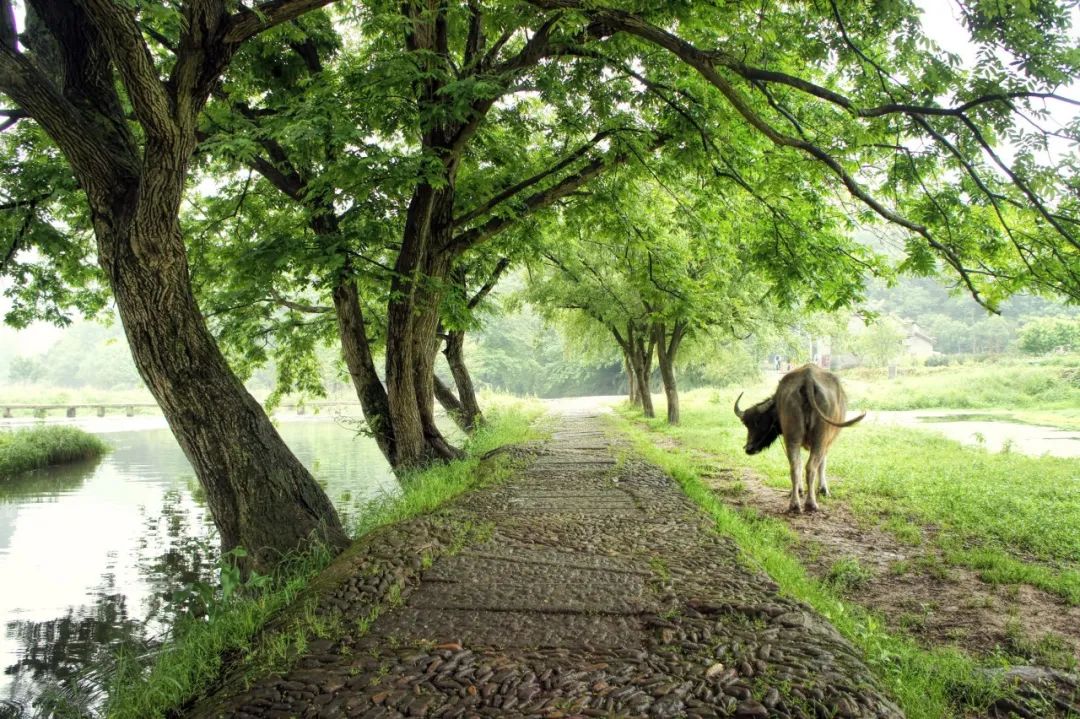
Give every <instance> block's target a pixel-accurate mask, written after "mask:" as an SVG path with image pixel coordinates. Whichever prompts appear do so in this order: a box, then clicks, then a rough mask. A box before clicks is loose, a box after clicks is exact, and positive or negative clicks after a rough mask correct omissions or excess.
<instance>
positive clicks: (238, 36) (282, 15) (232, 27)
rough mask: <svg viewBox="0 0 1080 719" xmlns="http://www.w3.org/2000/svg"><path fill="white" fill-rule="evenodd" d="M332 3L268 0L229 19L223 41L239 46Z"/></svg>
mask: <svg viewBox="0 0 1080 719" xmlns="http://www.w3.org/2000/svg"><path fill="white" fill-rule="evenodd" d="M333 2H336V0H270V1H269V2H264V3H261V4H259V5H257V6H255V7H254V8H244V9H243V10H241V11H240V12H238V13H236V14H234V15H232V16H231V17H230V18H229V21H228V29H227V30H226V31H225V35H224V41H225V42H226V43H230V44H233V45H239V44H240V43H242V42H244V41H245V40H248V39H249V38H251V37H254V36H255V35H258V34H259V33H260V32H263V31H264V30H269V29H270V28H272V27H274V26H275V25H280V24H281V23H283V22H288V21H289V20H293V19H295V18H298V17H300V16H301V15H303V14H304V13H306V12H309V11H311V10H317V9H319V8H321V7H326V6H327V5H329V4H331V3H333Z"/></svg>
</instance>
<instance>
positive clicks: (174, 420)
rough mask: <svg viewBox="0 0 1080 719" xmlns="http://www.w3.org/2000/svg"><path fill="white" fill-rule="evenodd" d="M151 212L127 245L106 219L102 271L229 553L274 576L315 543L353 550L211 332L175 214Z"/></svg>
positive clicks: (101, 228)
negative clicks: (158, 230)
mask: <svg viewBox="0 0 1080 719" xmlns="http://www.w3.org/2000/svg"><path fill="white" fill-rule="evenodd" d="M147 204H150V205H153V204H154V203H148V202H146V201H143V202H140V203H139V206H140V210H141V211H140V212H139V213H138V214H139V215H142V217H141V218H140V219H138V220H136V222H135V227H133V228H132V230H133V231H132V234H130V235H128V236H123V235H120V234H119V233H116V232H110V231H109V230H108V229H107V226H112V227H116V226H117V224H113V222H108V221H106V219H105V218H98V221H97V223H96V224H98V238H99V248H100V250H99V251H100V254H101V258H102V265H103V267H104V268H105V270H106V272H107V273H108V275H109V279H110V283H111V285H112V287H113V293H114V296H115V298H116V305H117V309H118V310H119V314H120V319H121V322H122V323H123V326H124V331H125V334H126V335H127V338H128V343H129V344H130V347H131V353H132V356H133V358H134V360H135V366H136V367H137V368H138V370H139V374H140V375H141V376H142V378H143V380H144V381H145V382H146V386H147V387H148V388H149V389H150V392H151V394H153V396H154V399H155V400H156V401H157V403H158V404H159V405H160V406H161V410H162V413H163V414H164V415H165V418H166V420H167V421H168V423H169V427H170V429H171V430H172V432H173V434H174V435H175V436H176V439H177V441H178V442H179V444H180V447H181V448H182V449H183V451H184V454H185V455H186V456H187V458H188V461H190V462H191V465H192V467H193V468H194V470H195V473H196V475H197V476H198V477H199V480H200V482H201V484H202V486H203V488H204V489H205V490H206V497H207V504H208V505H209V507H210V512H211V515H212V516H213V518H214V523H215V525H216V526H217V528H218V532H219V533H220V535H221V544H222V548H223V549H225V550H229V549H232V548H234V547H244V548H245V549H246V550H247V551H248V553H249V555H250V558H251V566H253V567H255V568H258V569H260V570H266V569H268V568H269V567H272V566H273V565H274V563H275V562H276V561H277V560H278V559H280V557H281V556H282V555H284V554H286V553H288V552H290V551H293V550H295V549H298V548H300V547H302V546H303V545H304V544H305V543H306V542H308V541H309V540H311V539H318V540H321V541H324V542H326V543H328V544H329V545H330V546H332V547H336V548H341V547H344V546H345V545H346V544H347V543H348V538H347V537H346V535H345V532H344V530H343V529H342V527H341V524H340V522H339V521H338V517H337V513H336V512H335V511H334V508H333V506H332V505H331V503H330V500H329V499H328V498H327V496H326V494H325V493H324V492H323V490H322V489H321V488H320V487H319V485H318V484H317V483H316V482H315V479H314V478H313V477H312V476H311V474H310V473H309V472H308V471H307V469H306V468H305V467H304V466H303V465H302V464H301V463H300V461H299V460H298V459H297V458H296V457H295V456H294V455H293V454H292V452H291V451H289V448H288V447H287V446H286V445H285V443H284V441H283V440H282V439H281V437H280V436H279V435H278V432H277V430H276V429H274V426H273V424H271V422H270V419H269V418H268V417H267V416H266V413H265V412H264V411H263V408H262V407H261V406H260V405H259V403H258V402H256V401H255V399H254V398H253V397H251V395H250V394H248V392H247V390H246V389H244V386H243V384H241V382H240V380H239V379H237V377H236V375H235V374H233V372H232V370H231V369H230V368H229V366H228V364H227V363H226V361H225V358H224V356H223V355H222V354H221V352H220V350H219V349H218V347H217V344H216V343H215V342H214V339H213V337H212V336H211V334H210V331H209V330H208V329H207V327H206V324H205V322H204V320H203V317H202V314H201V313H200V312H199V309H198V307H197V305H196V303H195V298H194V295H193V294H192V292H191V284H190V281H189V278H188V270H187V261H186V258H185V253H184V246H183V241H182V240H181V238H180V233H179V228H178V227H177V226H176V225H175V224H173V222H170V218H169V216H168V212H167V211H165V212H158V211H156V210H158V209H160V208H156V207H152V206H151V207H146V205H147ZM109 219H113V218H109ZM157 223H161V224H160V225H159V226H165V227H169V225H170V224H172V225H173V226H172V227H171V228H170V230H169V231H168V236H166V237H154V236H152V235H151V234H150V233H151V232H152V231H151V230H150V227H149V226H153V225H154V224H157ZM119 224H120V225H121V226H122V225H123V224H126V223H119ZM148 225H149V226H148ZM140 248H141V249H142V250H144V252H142V253H140V251H139V250H140ZM146 250H149V253H147V252H146ZM140 254H141V255H142V256H141V257H140Z"/></svg>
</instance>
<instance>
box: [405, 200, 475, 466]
mask: <svg viewBox="0 0 1080 719" xmlns="http://www.w3.org/2000/svg"><path fill="white" fill-rule="evenodd" d="M452 207H453V193H452V191H451V190H450V189H447V188H443V189H439V190H435V189H434V188H432V187H431V186H430V185H426V184H425V185H421V186H420V187H418V188H417V190H416V192H415V193H414V195H413V198H412V201H411V202H410V204H409V212H408V216H407V218H406V223H405V233H404V237H403V239H402V245H401V250H400V252H399V253H398V258H397V262H396V264H395V266H394V270H395V274H394V279H393V280H392V282H391V287H390V297H391V299H390V301H389V303H388V311H387V334H386V389H387V396H388V398H389V403H390V415H391V420H392V422H393V426H394V438H395V441H396V442H397V457H396V460H397V461H396V463H395V466H396V467H401V468H417V467H423V466H425V465H427V464H430V463H431V462H433V461H438V460H445V459H454V458H457V457H460V456H462V453H461V451H460V450H458V449H457V448H455V447H453V446H452V445H450V443H449V442H447V441H446V439H445V438H444V437H443V436H442V433H441V432H440V431H439V428H438V427H437V426H436V424H435V407H434V397H435V373H434V370H435V356H436V354H437V342H438V332H437V330H438V324H439V312H438V310H439V301H440V299H441V290H440V289H439V284H440V280H442V279H444V278H445V277H446V272H447V270H448V269H449V267H448V265H449V258H448V257H446V256H445V255H442V254H440V253H438V251H437V250H438V247H439V245H438V244H437V243H438V240H439V239H442V240H443V241H444V242H446V241H447V240H448V237H446V236H444V235H448V234H449V232H451V231H452V219H451V212H452ZM433 228H437V229H438V231H437V232H433Z"/></svg>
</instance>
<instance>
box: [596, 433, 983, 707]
mask: <svg viewBox="0 0 1080 719" xmlns="http://www.w3.org/2000/svg"><path fill="white" fill-rule="evenodd" d="M613 422H614V423H615V425H616V427H617V428H618V429H619V431H621V432H623V433H625V434H626V435H627V436H629V438H630V440H631V441H632V443H633V446H634V449H635V450H636V451H637V452H639V453H640V454H641V455H643V456H644V457H645V458H646V459H647V460H649V461H650V462H653V463H655V464H657V465H658V466H660V467H662V468H663V469H664V470H665V471H666V472H668V473H669V474H670V475H671V476H672V477H673V478H674V479H675V480H676V481H677V482H678V483H679V484H680V485H681V486H682V488H683V490H684V491H685V492H686V493H687V495H688V496H689V497H690V498H691V499H692V500H694V502H696V503H697V504H698V505H699V506H700V507H701V508H702V509H703V510H704V511H705V512H707V513H708V514H709V516H711V517H712V518H713V519H714V520H715V522H716V530H717V531H718V532H720V533H721V534H724V535H726V536H729V537H731V538H732V539H734V540H735V542H736V543H737V544H738V545H739V547H740V548H741V549H742V551H743V552H744V554H745V556H746V557H747V558H748V559H749V560H750V561H751V562H752V563H754V564H755V565H757V566H759V567H761V568H762V569H763V570H764V571H765V572H767V573H768V574H769V575H770V576H771V577H772V578H773V580H774V581H776V583H777V584H778V585H779V586H780V589H781V591H782V592H783V593H784V594H786V595H787V596H790V597H793V598H795V599H798V600H799V601H802V602H805V603H807V604H809V605H810V606H812V607H813V608H814V609H815V610H817V611H818V612H820V613H821V614H822V615H824V616H825V617H826V618H828V619H829V620H830V621H831V622H832V623H833V625H834V626H835V627H836V628H837V629H838V630H839V631H840V632H841V633H842V634H843V635H844V636H845V637H847V638H848V640H849V641H851V642H852V643H853V644H855V645H856V646H857V647H859V648H860V649H861V650H862V652H863V654H864V656H865V657H866V660H867V662H868V663H869V665H870V666H871V668H872V669H873V670H874V671H875V673H876V674H877V675H878V676H879V677H880V678H881V679H882V681H883V682H884V683H885V684H886V686H887V687H888V688H889V690H890V691H891V693H892V695H893V696H894V697H895V698H896V700H897V701H898V702H899V704H900V705H901V707H902V708H903V709H904V711H905V713H906V714H907V716H908V717H911V718H912V719H922V718H925V719H938V718H939V717H946V716H958V715H959V716H963V715H967V714H968V713H975V712H982V711H984V710H985V709H986V707H988V706H989V705H990V704H991V703H992V702H993V701H994V699H995V698H997V696H1000V694H999V690H998V689H997V688H996V687H995V686H994V685H993V684H992V683H991V682H990V681H989V680H987V679H985V678H982V677H984V676H985V675H983V674H982V673H980V672H979V671H978V669H979V667H978V665H977V664H976V663H975V662H974V661H973V660H972V659H971V657H969V656H968V655H966V654H964V653H962V652H960V651H957V650H954V649H947V648H941V649H933V650H926V649H922V648H920V647H919V646H918V645H917V644H916V643H915V642H914V641H912V640H910V639H908V638H906V637H903V636H899V635H896V634H893V633H891V632H889V631H888V630H887V629H886V628H885V627H884V624H883V622H882V621H881V620H880V619H879V618H877V617H875V616H874V615H872V614H871V613H868V612H867V611H865V610H864V609H862V608H861V607H859V606H858V605H856V604H853V603H849V602H846V601H845V600H843V599H842V598H841V597H840V596H839V595H838V594H837V593H836V591H835V589H834V588H832V587H831V586H830V585H829V584H828V583H827V582H821V581H818V580H816V579H814V578H812V577H811V576H810V575H808V574H807V572H806V570H805V568H804V567H803V565H802V564H801V562H799V560H798V559H797V558H795V557H794V556H793V554H792V553H791V552H790V551H789V547H790V545H791V543H792V541H793V540H794V536H793V535H792V533H791V531H790V530H789V528H788V527H787V525H785V524H783V523H782V522H779V521H777V520H773V519H768V518H763V517H757V518H750V517H748V516H744V515H741V514H739V513H738V512H736V511H735V510H733V509H731V508H730V507H728V506H727V505H726V504H724V502H723V501H722V500H720V499H719V498H718V497H717V496H716V495H715V494H714V493H713V492H712V491H711V490H710V489H709V487H708V486H707V485H706V484H705V483H704V482H703V481H702V479H701V474H702V472H703V471H704V470H706V469H707V464H706V463H702V461H701V460H700V459H695V458H694V457H693V456H692V455H690V454H689V453H688V452H686V451H685V450H683V449H678V448H676V449H665V448H661V447H658V446H656V445H655V444H654V442H653V438H652V436H651V435H652V433H651V432H650V431H649V430H648V429H645V428H643V427H642V425H640V424H639V423H636V422H633V421H631V420H630V419H628V418H627V417H626V416H624V417H620V418H616V419H614V420H613ZM684 422H686V424H687V425H691V424H692V419H691V418H690V417H689V416H687V415H686V414H685V413H684Z"/></svg>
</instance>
